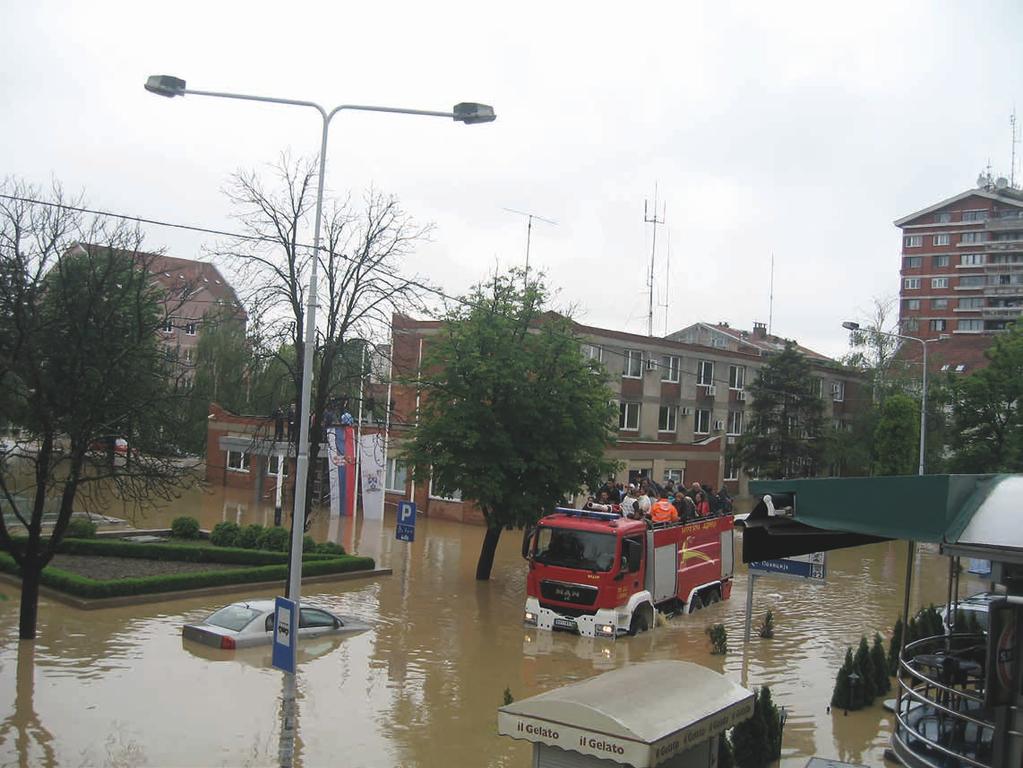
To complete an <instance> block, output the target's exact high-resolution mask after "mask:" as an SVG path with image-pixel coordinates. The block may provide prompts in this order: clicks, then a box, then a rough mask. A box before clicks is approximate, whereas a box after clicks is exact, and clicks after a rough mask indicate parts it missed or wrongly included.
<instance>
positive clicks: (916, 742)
mask: <svg viewBox="0 0 1023 768" xmlns="http://www.w3.org/2000/svg"><path fill="white" fill-rule="evenodd" d="M986 642H987V639H986V637H985V636H984V635H983V634H953V635H939V636H936V637H927V638H924V639H922V640H917V641H915V642H913V643H909V644H908V645H906V647H905V648H903V650H902V654H901V656H900V658H899V669H898V700H897V702H896V707H895V728H894V731H893V733H892V749H893V751H894V752H895V754H896V755H897V756H898V758H899V759H900V760H901V761H902V762H903V764H905V765H907V766H909V767H910V768H917V767H919V768H950V766H969V767H970V768H991V757H992V749H993V745H994V739H995V724H994V722H992V721H991V720H989V719H988V713H987V712H986V711H985V709H984V690H983V686H984V670H983V661H982V659H983V650H984V648H985V647H986ZM930 670H934V672H933V673H931V672H930Z"/></svg>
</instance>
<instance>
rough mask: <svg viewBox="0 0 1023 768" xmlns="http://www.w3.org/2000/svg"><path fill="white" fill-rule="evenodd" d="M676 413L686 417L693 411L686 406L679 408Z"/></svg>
mask: <svg viewBox="0 0 1023 768" xmlns="http://www.w3.org/2000/svg"><path fill="white" fill-rule="evenodd" d="M678 412H679V413H680V414H682V415H683V416H688V415H689V414H691V413H692V412H693V409H692V408H690V407H689V406H688V405H683V406H682V407H681V408H679V409H678Z"/></svg>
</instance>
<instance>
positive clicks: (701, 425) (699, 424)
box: [693, 408, 710, 435]
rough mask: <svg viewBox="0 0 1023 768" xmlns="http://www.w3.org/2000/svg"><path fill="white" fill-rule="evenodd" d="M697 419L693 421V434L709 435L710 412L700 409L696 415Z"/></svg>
mask: <svg viewBox="0 0 1023 768" xmlns="http://www.w3.org/2000/svg"><path fill="white" fill-rule="evenodd" d="M695 416H696V418H695V419H693V434H694V435H709V434H710V411H708V410H706V409H703V408H698V409H697V410H696V414H695Z"/></svg>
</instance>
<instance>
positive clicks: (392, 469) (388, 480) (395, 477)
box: [384, 459, 408, 493]
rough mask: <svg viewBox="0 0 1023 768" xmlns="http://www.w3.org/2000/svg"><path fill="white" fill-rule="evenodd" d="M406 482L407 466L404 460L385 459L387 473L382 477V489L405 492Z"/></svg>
mask: <svg viewBox="0 0 1023 768" xmlns="http://www.w3.org/2000/svg"><path fill="white" fill-rule="evenodd" d="M407 482H408V467H406V466H405V464H404V462H401V461H398V460H397V459H388V460H387V474H386V476H385V477H384V490H385V491H396V492H398V493H404V492H405V484H406V483H407Z"/></svg>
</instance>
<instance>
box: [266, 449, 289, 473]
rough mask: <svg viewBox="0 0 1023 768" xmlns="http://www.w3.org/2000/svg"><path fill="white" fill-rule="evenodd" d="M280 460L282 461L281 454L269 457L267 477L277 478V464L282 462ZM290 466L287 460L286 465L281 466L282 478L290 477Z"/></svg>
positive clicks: (272, 454)
mask: <svg viewBox="0 0 1023 768" xmlns="http://www.w3.org/2000/svg"><path fill="white" fill-rule="evenodd" d="M280 459H281V455H280V454H279V453H271V454H270V455H269V456H267V461H266V476H267V477H277V462H278V461H280ZM289 466H290V462H288V461H287V460H285V461H284V464H283V465H282V466H281V470H282V473H281V476H282V477H287V476H288V467H289Z"/></svg>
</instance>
